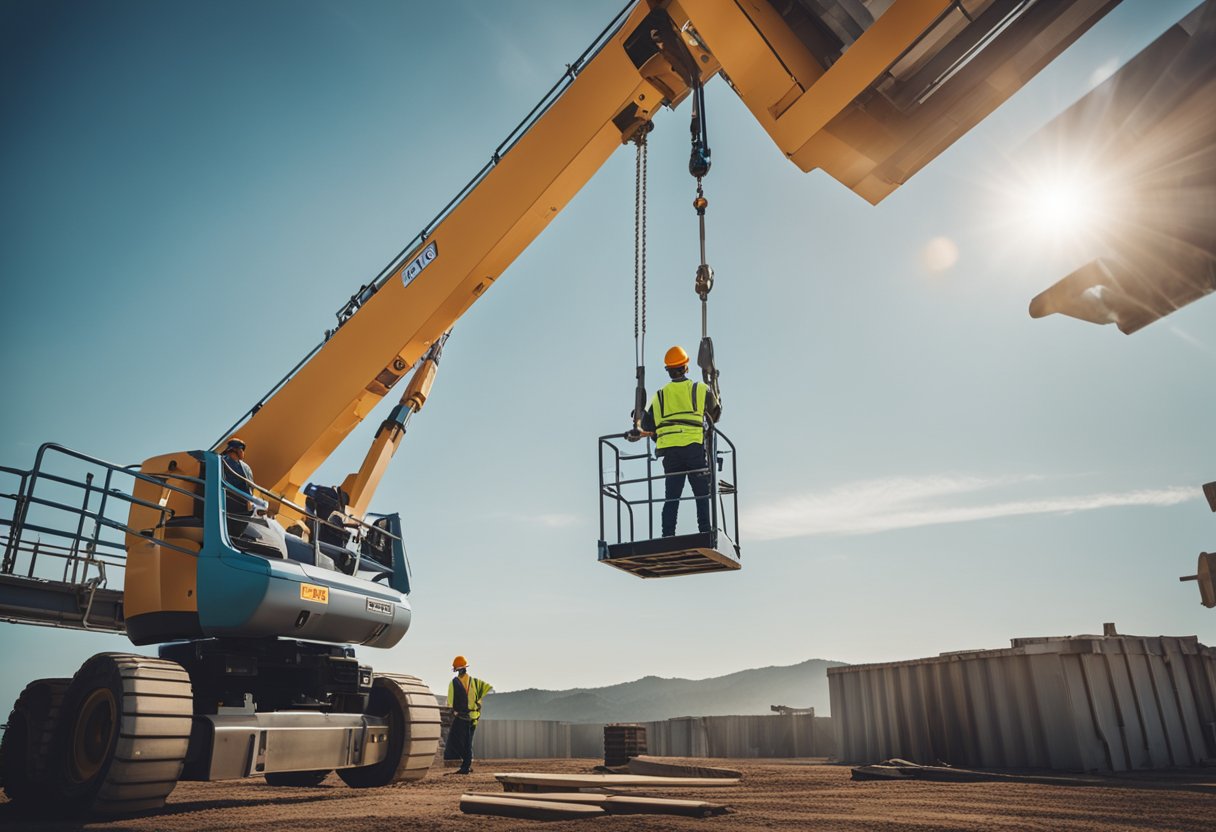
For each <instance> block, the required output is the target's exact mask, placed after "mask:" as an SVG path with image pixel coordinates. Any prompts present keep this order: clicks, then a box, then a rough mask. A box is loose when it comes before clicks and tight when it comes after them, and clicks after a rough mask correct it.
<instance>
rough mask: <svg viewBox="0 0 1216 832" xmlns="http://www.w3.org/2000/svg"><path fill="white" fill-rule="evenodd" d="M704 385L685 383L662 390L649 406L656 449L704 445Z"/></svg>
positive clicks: (687, 381)
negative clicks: (652, 419) (652, 418)
mask: <svg viewBox="0 0 1216 832" xmlns="http://www.w3.org/2000/svg"><path fill="white" fill-rule="evenodd" d="M708 392H709V391H708V389H707V388H706V387H705V385H704V384H701V383H700V382H696V381H690V380H689V379H684V380H683V381H672V382H669V383H668V384H666V385H665V386H664V387H662V388H661V389H660V390H659V391H658V392H657V393H655V394H654V398H653V399H652V400H651V402H650V408H651V412H652V413H653V414H654V424H655V435H656V439H655V443H654V445H655V447H656V448H658V449H659V450H662V449H664V448H680V447H683V446H685V445H699V444H701V443H702V442H704V441H705V397H706V395H707V394H708Z"/></svg>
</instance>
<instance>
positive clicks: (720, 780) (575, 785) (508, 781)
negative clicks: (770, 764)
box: [494, 772, 739, 792]
mask: <svg viewBox="0 0 1216 832" xmlns="http://www.w3.org/2000/svg"><path fill="white" fill-rule="evenodd" d="M494 779H496V780H497V781H498V782H499V783H502V788H503V791H508V792H514V791H577V790H579V789H620V788H638V787H642V788H652V789H667V788H680V789H688V788H694V787H695V788H720V787H722V786H737V785H739V780H738V779H737V778H727V777H650V776H646V775H641V774H529V773H525V772H505V773H502V774H495V775H494Z"/></svg>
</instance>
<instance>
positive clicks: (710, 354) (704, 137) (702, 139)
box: [688, 76, 722, 402]
mask: <svg viewBox="0 0 1216 832" xmlns="http://www.w3.org/2000/svg"><path fill="white" fill-rule="evenodd" d="M689 131H690V132H691V134H692V155H691V156H690V157H689V159H688V172H689V173H690V174H692V175H693V176H694V177H695V178H696V180H697V196H696V198H695V199H694V200H693V201H692V207H693V209H694V210H696V212H697V223H698V225H699V226H700V236H701V264H700V265H699V266H697V276H696V280H695V281H694V283H693V288H694V290H695V291H696V293H697V297H699V298H701V346H700V347H699V348H698V349H697V366H698V367H700V368H701V377H702V378H703V379H704V380H705V383H706V384H707V385H709V389H710V390H712V391H713V392H714V395H715V396H716V397H717V398H718V401H719V402H720V401H721V400H722V392H721V390H719V388H718V368H717V366H716V365H715V364H714V342H713V339H711V338H710V337H709V293H710V292H711V291H712V290H713V288H714V270H713V268H712V267H710V265H709V263H708V262H706V258H705V209H706V208H708V207H709V200H708V199H706V198H705V189H704V187H703V186H702V182H701V180H702V179H704V178H705V175H706V174H708V173H709V168H710V160H709V157H710V150H709V132H708V129H707V127H706V124H705V88H704V86H703V85H702V84H701V79H700V77H699V76H694V80H693V94H692V123H691V124H690V125H689Z"/></svg>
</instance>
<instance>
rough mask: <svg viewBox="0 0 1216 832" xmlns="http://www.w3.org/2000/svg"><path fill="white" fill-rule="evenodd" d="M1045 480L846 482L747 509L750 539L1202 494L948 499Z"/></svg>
mask: <svg viewBox="0 0 1216 832" xmlns="http://www.w3.org/2000/svg"><path fill="white" fill-rule="evenodd" d="M1041 479H1043V478H1042V477H1033V476H1022V477H973V476H950V475H942V476H933V477H919V478H913V477H896V478H889V479H883V480H866V481H863V482H855V483H848V484H845V485H842V486H838V487H836V488H833V489H831V490H829V491H825V492H819V493H814V492H812V493H808V494H801V495H798V496H794V497H788V498H786V499H783V500H780V501H777V502H775V503H772V504H770V505H768V506H765V507H763V508H760V509H754V510H752V511H749V512H746V514H745V519H744V520H743V525H744V527H745V528H747V529H748V535H749V537H754V538H758V539H761V540H781V539H786V538H793V537H820V536H847V535H862V534H875V533H877V532H886V531H892V530H894V529H912V528H918V527H920V526H936V525H942V524H945V523H969V522H973V521H977V520H991V519H995V518H999V517H1017V516H1026V515H1033V514H1068V513H1072V512H1078V511H1093V510H1095V509H1102V508H1116V507H1128V506H1171V505H1176V504H1178V503H1182V502H1186V501H1187V500H1193V499H1197V497H1198V491H1197V489H1195V488H1193V487H1170V488H1160V489H1146V490H1138V491H1124V492H1100V493H1097V494H1085V495H1079V496H1065V497H1049V498H1044V499H1034V500H1002V501H991V500H990V501H988V502H984V503H979V504H968V505H957V504H950V502H949V501H946V500H944V499H943V498H950V497H954V498H958V497H966V496H971V495H974V494H976V493H977V492H980V491H985V490H989V489H992V488H995V487H998V486H1006V485H1011V484H1017V483H1022V482H1028V481H1032V480H1041Z"/></svg>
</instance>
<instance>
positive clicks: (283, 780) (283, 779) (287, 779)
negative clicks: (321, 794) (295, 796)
mask: <svg viewBox="0 0 1216 832" xmlns="http://www.w3.org/2000/svg"><path fill="white" fill-rule="evenodd" d="M329 772H330V769H325V770H323V771H268V772H266V785H267V786H288V787H293V788H311V787H312V786H319V785H321V781H323V780H324V779H325V778H326V777H328V776H329Z"/></svg>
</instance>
